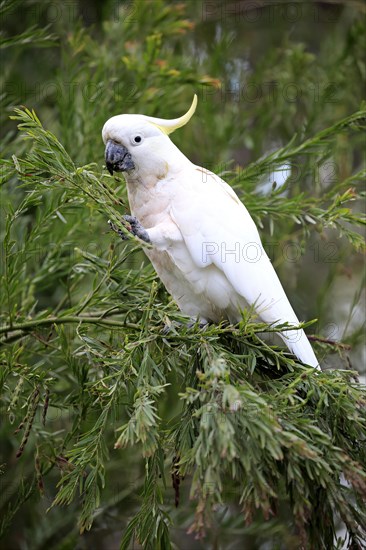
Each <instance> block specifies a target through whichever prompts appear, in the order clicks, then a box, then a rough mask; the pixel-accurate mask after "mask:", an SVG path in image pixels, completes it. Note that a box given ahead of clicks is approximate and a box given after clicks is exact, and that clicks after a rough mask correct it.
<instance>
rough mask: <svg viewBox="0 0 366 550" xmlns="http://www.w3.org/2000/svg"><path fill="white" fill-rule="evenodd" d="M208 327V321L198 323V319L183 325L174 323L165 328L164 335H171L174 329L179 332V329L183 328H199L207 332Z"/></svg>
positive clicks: (177, 322) (179, 322)
mask: <svg viewBox="0 0 366 550" xmlns="http://www.w3.org/2000/svg"><path fill="white" fill-rule="evenodd" d="M208 325H209V323H208V322H207V321H205V322H201V323H199V322H197V319H196V320H193V319H192V321H191V322H189V323H182V322H181V321H173V322H172V323H171V324H170V325H165V326H164V328H163V334H169V333H170V332H172V331H173V330H174V329H176V330H178V331H179V329H181V328H185V329H188V330H189V329H191V328H194V327H198V328H199V330H205V329H206V328H207V327H208Z"/></svg>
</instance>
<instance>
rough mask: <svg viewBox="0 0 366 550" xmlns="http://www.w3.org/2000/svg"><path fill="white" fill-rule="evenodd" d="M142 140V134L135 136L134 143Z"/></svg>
mask: <svg viewBox="0 0 366 550" xmlns="http://www.w3.org/2000/svg"><path fill="white" fill-rule="evenodd" d="M141 141H142V136H135V137H134V138H133V142H134V143H141Z"/></svg>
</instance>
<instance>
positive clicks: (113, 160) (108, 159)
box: [105, 139, 135, 175]
mask: <svg viewBox="0 0 366 550" xmlns="http://www.w3.org/2000/svg"><path fill="white" fill-rule="evenodd" d="M105 164H106V166H107V169H108V172H109V173H110V174H111V175H113V172H129V171H130V170H133V169H134V168H135V165H134V163H133V160H132V157H131V155H130V153H129V151H128V149H127V148H126V147H125V146H124V145H120V144H119V143H116V142H115V141H112V140H111V139H109V140H108V141H107V145H106V148H105Z"/></svg>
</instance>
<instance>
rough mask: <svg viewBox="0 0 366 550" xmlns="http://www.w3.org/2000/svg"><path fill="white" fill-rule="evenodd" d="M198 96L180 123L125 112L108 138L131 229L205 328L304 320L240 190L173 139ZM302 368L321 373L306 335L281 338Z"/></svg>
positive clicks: (107, 129)
mask: <svg viewBox="0 0 366 550" xmlns="http://www.w3.org/2000/svg"><path fill="white" fill-rule="evenodd" d="M196 105H197V96H196V95H195V96H194V99H193V103H192V105H191V107H190V109H189V111H188V112H187V113H186V114H185V115H183V116H182V117H180V118H176V119H173V120H164V119H160V118H153V117H149V116H145V115H134V114H124V115H117V116H114V117H112V118H110V119H109V120H108V121H107V122H106V123H105V125H104V128H103V132H102V136H103V141H104V143H105V145H106V149H105V160H106V166H107V168H108V170H109V172H110V173H111V174H113V172H114V171H115V172H124V173H125V179H126V182H127V190H128V200H129V204H130V208H131V214H132V216H125V217H124V218H125V221H127V223H128V224H129V228H130V231H131V232H132V233H133V234H134V235H136V236H138V237H140V238H141V239H143V240H144V241H145V242H148V243H150V244H151V246H150V247H148V248H146V249H145V252H146V254H147V256H148V257H149V258H150V260H151V262H152V264H153V266H154V268H155V270H156V272H157V273H158V275H159V277H160V279H161V280H162V282H163V283H164V285H165V287H166V288H167V290H168V292H169V293H170V294H171V295H172V297H173V298H174V300H175V301H176V303H177V304H178V306H179V308H180V309H181V311H182V312H183V313H185V314H187V315H189V316H190V317H191V318H193V319H197V318H198V319H199V321H200V322H201V323H205V322H209V321H211V322H216V323H217V322H220V321H222V320H224V319H227V320H229V321H230V322H231V323H237V322H238V321H240V319H241V311H243V310H244V309H245V308H248V307H253V308H254V310H255V311H256V313H257V314H258V316H259V318H260V319H262V320H263V321H264V322H265V323H268V324H272V325H274V326H275V325H276V324H281V323H286V322H287V323H289V324H290V325H295V326H297V325H298V324H299V321H298V319H297V317H296V314H295V312H294V310H293V309H292V307H291V304H290V302H289V300H288V298H287V296H286V294H285V291H284V290H283V288H282V285H281V283H280V281H279V279H278V277H277V274H276V272H275V270H274V268H273V266H272V264H271V261H270V260H269V258H268V256H267V254H266V252H265V251H264V249H263V246H262V243H261V239H260V236H259V233H258V230H257V228H256V226H255V224H254V222H253V220H252V218H251V217H250V215H249V213H248V211H247V209H246V208H245V206H244V205H243V203H242V202H241V201H240V200H239V198H238V197H237V195H236V193H235V192H234V191H233V189H232V188H231V187H230V186H229V185H228V184H227V183H226V182H225V181H223V180H222V179H221V178H219V177H218V176H217V175H215V174H213V173H212V172H210V171H209V170H205V169H204V168H201V167H200V166H196V165H195V164H193V163H192V162H191V161H190V160H189V159H188V158H187V157H186V156H185V155H184V154H183V153H182V152H181V151H180V150H179V149H178V148H177V147H176V146H175V145H174V143H173V142H172V141H171V140H170V138H169V137H168V135H169V134H170V133H172V132H173V131H174V130H176V129H177V128H180V127H182V126H184V125H185V124H187V122H188V121H189V120H190V118H191V117H192V115H193V113H194V112H195V109H196ZM279 334H280V336H281V337H282V339H283V340H284V342H285V343H286V345H287V346H288V348H289V349H290V350H291V352H292V353H293V354H294V355H296V356H297V357H298V358H299V359H300V360H301V361H302V362H303V363H305V364H307V365H312V366H313V367H318V368H319V363H318V360H317V358H316V356H315V354H314V352H313V349H312V347H311V345H310V343H309V341H308V339H307V337H306V335H305V333H304V331H303V330H289V331H286V332H281V333H279Z"/></svg>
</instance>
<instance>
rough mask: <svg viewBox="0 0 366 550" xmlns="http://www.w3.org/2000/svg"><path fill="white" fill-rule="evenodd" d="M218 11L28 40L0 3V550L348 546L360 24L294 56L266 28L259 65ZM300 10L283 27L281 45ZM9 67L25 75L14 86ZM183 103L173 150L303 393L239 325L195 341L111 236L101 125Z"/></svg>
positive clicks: (359, 506)
mask: <svg viewBox="0 0 366 550" xmlns="http://www.w3.org/2000/svg"><path fill="white" fill-rule="evenodd" d="M239 4H240V3H239ZM224 5H226V4H224V3H223V4H221V3H220V2H218V3H217V4H215V6H216V8H215V9H214V8H213V6H214V3H205V2H202V3H197V4H196V3H188V4H187V5H184V4H180V3H176V4H175V3H173V4H171V3H170V2H166V1H163V0H154V1H151V2H150V1H146V0H145V1H135V2H133V3H126V4H124V3H121V5H118V6H117V5H116V4H113V3H110V4H108V3H106V4H105V7H104V8H103V9H104V12H103V13H100V12H98V10H97V8H95V10H96V11H95V12H90V13H93V14H94V15H95V17H96V21H95V22H94V24H93V25H92V26H87V24H86V22H85V20H84V23H83V22H82V19H81V18H79V15H77V14H76V13H74V11H73V10H75V9H76V8H80V9H81V7H82V5H81V4H80V6H79V5H78V4H76V3H75V4H73V10H71V8H70V6H69V7H65V6H64V5H63V4H62V3H61V2H60V4H58V3H57V2H55V3H54V6H53V7H54V8H55V7H56V8H57V10H58V11H57V13H58V17H57V18H56V17H51V16H52V13H51V14H50V12H49V10H48V8H47V6H45V3H39V4H38V3H35V4H34V3H31V4H30V5H29V6H28V11H25V14H24V20H25V21H26V22H27V23H29V25H28V27H27V28H26V29H25V28H19V27H17V21H18V19H17V16H18V14H19V10H20V9H21V3H20V2H17V1H13V2H9V3H8V4H7V3H5V5H2V6H1V9H3V10H5V12H4V20H5V21H6V22H7V24H8V28H9V29H10V31H9V34H5V36H4V42H3V46H2V47H3V49H4V52H5V55H4V59H5V62H6V66H7V74H6V77H7V79H8V80H7V85H6V86H5V91H6V92H7V94H4V95H3V96H2V102H3V108H4V109H3V111H4V114H5V118H4V121H3V122H4V128H5V131H4V132H3V136H2V144H3V151H4V155H3V159H2V173H1V176H2V179H1V186H2V187H1V190H2V200H1V208H2V214H1V223H2V228H1V236H2V264H1V296H0V301H1V326H0V337H1V348H0V352H1V362H2V367H1V375H0V377H1V378H0V379H1V391H2V432H1V434H2V445H1V447H2V458H1V464H2V465H1V470H2V471H1V475H2V477H1V480H2V489H3V491H2V495H1V501H0V504H1V509H2V519H1V535H2V537H3V540H4V541H5V542H4V544H5V547H12V548H16V547H19V548H20V547H21V548H44V547H45V546H46V545H51V546H52V548H60V549H61V548H63V549H65V548H79V547H80V548H83V547H84V546H83V545H85V546H86V545H89V546H91V547H94V548H112V547H116V546H117V547H118V545H120V547H121V548H122V549H126V550H127V549H129V548H135V547H142V548H146V549H158V548H161V549H164V550H165V549H168V548H180V549H183V550H184V549H186V548H197V549H198V548H211V547H213V548H248V549H251V548H260V547H261V544H263V543H267V544H269V545H270V546H268V547H270V548H300V547H303V548H314V549H319V548H324V549H329V548H346V547H352V548H362V547H363V544H364V543H365V541H366V538H365V537H366V534H365V525H366V506H365V501H366V471H365V466H366V408H365V407H366V395H365V391H364V386H362V383H361V382H362V380H361V381H360V380H359V378H358V374H360V373H361V374H362V349H361V345H362V341H363V332H362V326H361V321H360V307H359V303H360V301H361V300H362V288H363V286H362V285H363V281H362V274H361V267H362V260H361V257H362V252H363V251H364V239H363V231H362V228H363V227H364V224H365V218H364V216H363V214H362V198H363V197H364V190H363V189H362V183H363V181H364V179H365V175H366V171H365V159H364V156H363V154H364V150H363V146H364V140H365V129H366V109H365V105H364V104H362V101H361V99H362V89H363V84H364V81H365V74H366V69H365V63H364V59H363V57H362V52H363V42H364V41H365V27H364V25H362V24H361V23H360V19H359V18H358V17H357V15H358V14H359V13H361V12H362V9H363V8H362V5H360V6H358V5H357V6H356V7H354V8H353V11H352V10H350V9H348V8H347V7H342V6H338V7H337V8H335V7H333V8H331V11H327V12H323V11H322V8H321V7H319V6H318V8H317V9H318V10H319V11H318V12H316V13H317V15H318V20H317V23H318V24H320V25H328V26H329V29H328V31H329V32H328V33H325V35H324V37H323V38H322V39H321V40H320V42H319V43H317V44H316V45H314V44H311V38H310V37H308V36H305V37H304V38H303V40H300V39H297V38H296V37H297V34H296V32H293V33H289V32H288V31H289V19H288V18H287V19H286V18H285V17H284V13H285V12H284V11H283V7H282V8H281V7H277V8H276V9H271V10H270V11H268V10H267V8H268V7H267V8H266V7H262V8H261V10H260V13H261V14H262V17H263V18H264V17H266V18H269V19H268V21H267V22H268V24H269V26H270V27H271V25H273V23H274V22H275V23H278V26H279V29H280V28H281V25H282V26H283V29H282V30H283V31H284V32H283V33H281V32H279V35H280V36H277V35H276V36H275V37H269V38H268V37H267V38H266V40H268V43H265V44H264V45H263V44H262V46H261V47H260V46H259V45H258V44H257V46H258V52H257V51H256V50H255V48H254V45H253V46H250V44H251V42H252V41H253V40H254V39H253V38H251V40H249V39H248V38H247V37H246V35H245V33H247V34H248V35H249V34H250V32H251V31H253V29H254V30H255V32H256V33H260V32H262V33H263V29H262V30H261V28H260V25H259V26H258V27H255V20H254V19H253V18H250V17H249V16H248V18H245V17H244V16H243V17H241V19H240V20H239V21H233V19H232V15H231V16H230V14H228V13H226V12H224V11H223V8H222V6H224ZM35 6H36V8H37V9H36V10H35V9H34V8H35ZM91 6H92V4H91ZM95 6H97V4H95ZM56 8H55V9H56ZM90 9H92V8H90ZM251 9H253V7H252V8H251ZM314 9H315V8H314V6H312V7H311V8H309V10H310V11H307V8H306V7H303V8H302V10H303V11H301V13H300V16H299V20H298V21H297V22H296V21H295V22H294V21H292V25H295V27H294V28H295V30H296V29H297V30H298V32H299V35H300V34H301V32H300V31H301V29H302V27H301V25H302V24H303V23H305V24H306V25H307V24H308V22H309V18H313V17H314V13H315V12H314V11H311V10H314ZM329 9H330V8H328V10H329ZM266 10H267V11H266ZM281 10H282V11H281ZM225 13H226V15H225ZM329 13H331V14H332V18H331V19H330V20H329V18H327V17H326V16H329ZM35 14H36V17H35ZM53 15H54V14H53ZM89 15H90V14H89ZM252 15H253V14H252ZM341 16H342V17H343V23H342V24H341V23H340V19H339V18H340V17H341ZM84 17H86V15H85V13H84ZM271 18H272V19H271ZM324 18H325V19H324ZM34 19H36V21H34ZM86 19H88V18H87V17H86ZM319 20H320V22H319ZM49 21H51V24H50V26H47V22H49ZM88 23H90V21H88ZM336 23H337V24H336ZM65 29H67V30H68V32H67V34H65V32H64V31H65ZM254 36H256V34H255V35H254ZM248 40H249V41H248ZM307 41H308V42H307ZM334 44H336V46H334ZM41 46H43V47H44V49H38V48H40V47H41ZM35 48H37V49H35ZM251 48H253V49H251ZM261 48H262V49H261ZM312 48H313V49H314V48H316V49H317V55H315V54H313V53H310V52H311V50H312ZM34 51H36V52H37V54H38V55H39V56H40V58H41V57H42V56H43V55H44V56H47V55H48V56H49V55H51V53H53V54H54V55H56V57H57V62H54V63H53V65H52V69H51V68H50V67H48V72H47V71H46V72H44V67H45V64H42V63H39V61H38V59H37V60H36V61H30V60H29V57H28V56H29V55H30V54H29V52H31V53H32V52H34ZM15 54H17V55H15ZM45 58H46V57H45ZM14 60H15V61H14ZM27 60H28V62H29V63H30V64H31V65H30V66H31V67H32V62H33V63H36V65H34V67H37V68H36V69H34V70H35V71H36V73H35V74H36V76H35V75H34V74H32V73H31V71H29V72H28V70H27V69H25V70H24V71H23V70H22V69H23V68H24V67H26V66H27ZM46 67H47V63H46ZM37 71H38V72H37ZM37 76H38V78H40V79H41V80H39V81H37V80H36V78H37ZM233 83H234V84H233ZM235 83H236V84H238V85H236V84H235ZM269 88H270V93H269ZM253 90H256V93H257V95H256V96H255V101H254V100H253V95H252V96H250V93H252V92H253ZM265 90H267V92H268V93H267V92H266V93H265ZM259 91H261V93H259ZM194 92H197V93H198V96H199V105H198V111H197V115H196V116H195V117H194V118H193V119H192V121H191V123H190V125H189V126H187V127H185V128H184V129H182V130H180V131H178V132H177V133H176V134H174V136H173V138H174V141H175V143H177V145H178V146H179V147H180V148H181V149H182V150H183V151H184V152H185V153H186V154H187V156H189V157H190V158H191V159H192V160H194V161H196V162H197V163H199V164H201V165H204V166H206V167H208V168H210V169H214V171H216V172H217V173H220V174H221V175H222V176H223V177H224V178H225V179H226V181H228V182H229V183H230V184H231V185H232V186H233V187H234V188H235V190H236V191H237V193H238V194H239V196H240V198H241V199H242V200H243V202H244V203H245V205H246V206H247V208H248V210H249V211H250V213H251V215H252V216H253V218H254V220H255V221H256V223H257V224H258V226H259V227H260V229H261V233H262V236H263V241H264V244H265V247H267V250H268V252H269V254H270V255H271V257H272V259H273V262H274V265H275V267H276V269H277V271H278V273H279V274H280V276H281V278H282V280H283V284H284V286H285V287H286V289H287V291H288V294H289V296H290V299H291V301H292V302H293V304H294V307H295V309H296V310H297V312H298V314H299V317H300V318H303V319H305V318H306V319H308V322H307V323H303V326H304V327H305V329H306V331H307V332H308V334H309V335H310V338H311V339H312V343H313V345H314V348H315V351H316V353H317V355H318V357H319V358H320V361H321V365H322V367H323V370H322V372H314V370H313V369H309V368H308V367H305V366H304V365H301V364H300V363H299V362H298V361H296V360H295V359H294V357H293V356H291V354H290V353H289V352H288V351H287V350H286V349H283V348H282V347H281V346H279V345H278V342H277V340H274V339H273V338H272V336H273V333H274V332H275V331H274V328H273V327H271V326H268V325H265V324H263V323H262V322H260V320H259V319H258V318H257V317H256V316H255V314H254V312H253V311H251V310H248V311H244V312H243V315H242V321H241V322H240V323H239V325H237V326H231V325H229V324H225V323H223V324H222V325H220V326H215V325H209V326H207V327H204V328H202V327H200V325H199V323H198V322H197V323H196V324H195V325H193V326H191V325H190V324H189V319H187V318H185V317H184V316H183V315H182V314H181V313H180V312H179V310H178V309H177V306H176V305H175V303H174V302H173V301H172V300H171V298H170V297H169V295H168V294H167V293H166V291H165V289H164V287H163V286H162V284H161V283H160V281H159V279H158V278H157V276H156V274H155V272H154V270H153V268H152V267H151V265H150V264H149V262H148V261H147V259H146V258H145V256H144V254H143V251H142V245H143V243H142V242H140V241H139V239H137V238H133V237H131V238H130V239H129V240H127V241H122V240H121V239H119V238H118V236H116V235H115V234H114V233H113V232H111V231H110V230H109V228H108V223H107V221H108V219H110V220H112V221H113V222H114V223H115V224H117V225H118V226H119V227H120V228H121V229H122V230H123V225H122V223H121V217H122V215H123V214H125V213H128V202H127V196H126V189H125V184H124V180H123V176H121V175H119V176H118V177H116V176H114V177H112V176H110V175H109V174H108V173H107V172H106V170H105V168H104V166H103V144H102V141H101V138H100V132H101V128H102V125H103V123H104V122H105V120H107V119H108V118H109V117H110V116H112V115H113V114H116V113H118V112H141V113H144V114H149V115H153V116H162V117H166V118H169V117H170V118H172V117H173V116H179V115H180V114H181V113H182V112H184V110H185V109H186V106H187V105H189V103H190V100H191V98H192V94H193V93H194ZM275 92H276V93H275ZM291 94H292V95H291ZM9 117H10V118H9ZM284 174H286V177H284ZM344 280H346V281H347V288H346V290H347V291H343V290H344V289H342V284H344ZM338 306H339V307H338ZM281 329H282V330H288V327H287V326H286V325H283V326H282V327H281ZM276 331H278V328H277V327H276ZM93 545H94V546H93ZM137 545H140V546H137Z"/></svg>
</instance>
